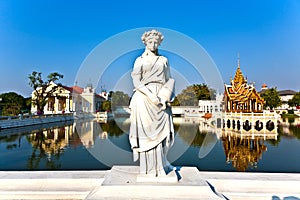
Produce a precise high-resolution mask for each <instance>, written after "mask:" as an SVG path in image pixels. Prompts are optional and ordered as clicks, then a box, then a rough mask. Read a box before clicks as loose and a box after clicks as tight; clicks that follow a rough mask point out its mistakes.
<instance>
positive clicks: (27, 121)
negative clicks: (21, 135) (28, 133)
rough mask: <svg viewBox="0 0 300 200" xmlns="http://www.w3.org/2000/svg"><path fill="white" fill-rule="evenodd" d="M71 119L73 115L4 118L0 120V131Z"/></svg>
mask: <svg viewBox="0 0 300 200" xmlns="http://www.w3.org/2000/svg"><path fill="white" fill-rule="evenodd" d="M73 119H74V117H73V114H56V115H35V116H19V117H6V118H1V120H0V130H5V129H11V128H20V127H26V126H34V125H40V124H49V123H55V122H65V121H70V120H73Z"/></svg>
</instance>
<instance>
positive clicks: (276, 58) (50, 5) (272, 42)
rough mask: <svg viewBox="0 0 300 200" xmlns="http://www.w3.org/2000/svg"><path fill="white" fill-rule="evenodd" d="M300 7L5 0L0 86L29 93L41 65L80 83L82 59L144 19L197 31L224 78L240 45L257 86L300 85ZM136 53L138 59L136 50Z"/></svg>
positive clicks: (214, 1)
mask: <svg viewBox="0 0 300 200" xmlns="http://www.w3.org/2000/svg"><path fill="white" fill-rule="evenodd" d="M299 11H300V1H298V0H286V1H284V0H280V1H279V0H265V1H262V0H251V1H242V0H240V1H237V0H232V1H223V0H219V1H218V0H206V1H202V0H200V1H189V0H187V1H124V2H120V1H59V0H51V1H47V0H45V1H37V0H36V1H33V0H27V1H21V0H20V1H13V0H1V1H0V69H1V73H0V94H1V93H4V92H9V91H15V92H17V93H19V94H21V95H23V96H25V97H27V96H29V95H30V92H31V88H30V87H29V85H28V78H27V76H28V74H30V73H31V72H32V71H34V70H35V71H40V72H42V74H43V75H44V76H46V75H47V74H49V73H51V72H54V71H57V72H60V73H61V74H63V75H64V79H63V80H62V81H61V82H62V83H63V84H65V85H69V86H71V85H74V82H75V77H76V74H77V71H78V69H79V68H80V66H81V64H82V62H83V61H84V59H85V58H86V57H87V56H88V55H89V53H90V52H91V51H92V50H93V49H94V48H95V47H96V46H97V45H99V44H100V43H101V42H103V41H104V40H106V39H108V38H110V37H112V36H113V35H116V34H119V33H120V32H124V31H127V30H130V29H135V28H141V27H162V28H167V29H171V30H175V31H178V32H180V33H183V34H185V35H187V36H189V37H191V38H193V39H194V40H195V41H197V42H198V43H199V44H200V45H201V46H202V47H203V48H204V49H205V50H206V51H207V53H208V54H209V55H210V56H211V58H212V59H213V61H214V62H215V64H216V65H217V67H218V69H219V71H220V73H221V76H222V77H223V80H224V82H225V83H228V82H229V78H230V76H234V73H235V70H236V67H237V54H238V53H239V54H240V59H241V69H242V72H243V73H244V75H245V76H247V77H248V80H249V81H252V82H255V84H256V88H257V89H258V90H259V89H260V87H261V85H262V84H263V83H266V84H267V85H268V86H269V87H277V88H278V89H279V90H283V89H293V90H296V91H300V78H299V74H300V54H299V53H300V36H299V35H300V12H299ZM138 37H140V36H138ZM165 39H166V40H167V38H165ZM120 43H122V41H120ZM178 45H181V44H178ZM130 55H131V56H132V58H131V60H132V59H133V58H134V56H135V55H133V54H129V56H130ZM120 60H121V59H120ZM116 63H120V62H116ZM170 64H171V66H172V63H170ZM125 67H127V68H128V66H125ZM129 69H130V67H129ZM182 70H183V71H184V69H182ZM120 71H122V70H120ZM125 71H126V70H125ZM177 71H179V73H180V69H177ZM91 73H93V72H91ZM190 77H191V80H189V81H190V82H191V83H196V82H197V81H198V79H197V77H196V78H195V77H194V78H193V73H192V72H191V74H190ZM110 81H115V80H114V79H113V78H112V79H105V80H104V79H103V80H102V84H103V85H105V86H106V87H107V89H108V90H110V89H112V88H111V87H112V85H114V83H110ZM199 82H200V83H202V80H200V79H199Z"/></svg>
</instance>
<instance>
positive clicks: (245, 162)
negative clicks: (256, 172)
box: [222, 135, 267, 172]
mask: <svg viewBox="0 0 300 200" xmlns="http://www.w3.org/2000/svg"><path fill="white" fill-rule="evenodd" d="M222 141H223V146H224V151H225V155H226V161H227V163H230V162H231V163H232V166H233V167H235V168H236V169H237V171H240V172H244V171H246V170H247V169H248V167H250V168H256V167H257V163H258V161H259V160H260V159H261V158H262V153H263V152H265V151H266V150H267V147H266V146H265V145H264V141H263V139H262V138H258V137H256V138H255V139H251V138H240V137H231V136H225V135H224V136H223V137H222Z"/></svg>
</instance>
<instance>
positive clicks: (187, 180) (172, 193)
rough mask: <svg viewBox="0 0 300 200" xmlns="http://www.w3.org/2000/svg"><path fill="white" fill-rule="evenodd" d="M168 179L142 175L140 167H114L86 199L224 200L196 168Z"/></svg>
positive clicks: (187, 169)
mask: <svg viewBox="0 0 300 200" xmlns="http://www.w3.org/2000/svg"><path fill="white" fill-rule="evenodd" d="M180 174H181V176H182V179H181V180H180V181H177V176H176V174H175V172H174V171H173V172H170V173H169V174H168V175H167V176H165V177H148V176H146V177H145V176H144V175H140V173H139V166H113V167H112V169H111V171H110V172H109V173H108V174H107V176H106V177H105V180H104V181H103V183H102V185H99V186H98V187H97V188H95V189H94V191H93V192H91V193H90V194H89V195H88V197H87V198H86V199H97V200H98V199H222V198H221V197H220V196H218V195H217V194H216V193H214V192H213V191H212V189H211V188H210V186H209V185H208V183H207V182H206V180H204V179H202V178H201V177H200V176H199V171H198V169H197V168H196V167H182V168H181V169H180Z"/></svg>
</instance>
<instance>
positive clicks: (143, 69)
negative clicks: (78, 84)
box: [129, 30, 176, 176]
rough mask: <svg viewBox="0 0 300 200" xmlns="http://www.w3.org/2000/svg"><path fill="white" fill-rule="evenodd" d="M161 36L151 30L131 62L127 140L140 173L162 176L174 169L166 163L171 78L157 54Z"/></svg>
mask: <svg viewBox="0 0 300 200" xmlns="http://www.w3.org/2000/svg"><path fill="white" fill-rule="evenodd" d="M163 38H164V37H163V35H162V34H161V33H160V32H158V31H156V30H151V31H148V32H145V33H144V34H143V36H142V41H143V43H144V44H145V46H146V48H145V52H144V53H143V54H142V55H141V56H139V57H138V58H137V59H136V60H135V63H134V67H133V71H132V73H131V76H132V80H133V85H134V88H135V89H134V94H133V96H132V99H131V102H130V106H129V107H130V109H131V116H130V119H131V125H130V134H129V140H130V144H131V148H132V150H133V155H134V161H137V160H138V159H139V160H140V174H149V175H153V176H160V175H166V174H168V172H170V171H172V170H175V169H176V168H174V167H173V166H171V165H170V163H169V162H168V161H167V158H166V156H167V152H168V149H169V148H170V147H171V146H172V145H173V143H174V127H173V121H172V113H171V108H170V106H168V103H169V102H170V100H171V96H172V94H173V90H174V79H172V78H171V76H170V67H169V64H168V60H167V58H166V57H164V56H161V55H159V54H158V46H159V45H160V43H161V42H162V40H163Z"/></svg>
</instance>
